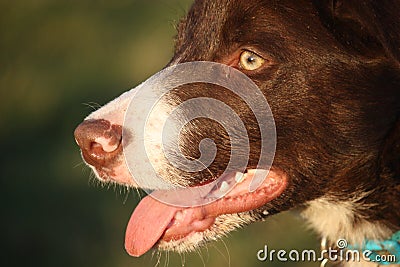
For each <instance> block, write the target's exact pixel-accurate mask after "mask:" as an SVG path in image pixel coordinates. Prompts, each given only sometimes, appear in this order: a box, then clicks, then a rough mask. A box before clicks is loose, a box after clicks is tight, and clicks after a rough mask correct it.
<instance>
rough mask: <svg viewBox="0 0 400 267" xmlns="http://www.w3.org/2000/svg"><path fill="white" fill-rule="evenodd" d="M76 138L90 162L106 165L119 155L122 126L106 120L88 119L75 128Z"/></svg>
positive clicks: (84, 155)
mask: <svg viewBox="0 0 400 267" xmlns="http://www.w3.org/2000/svg"><path fill="white" fill-rule="evenodd" d="M74 134H75V140H76V142H77V144H78V145H79V146H80V148H81V150H82V154H83V157H84V158H85V160H86V161H88V163H89V164H93V165H99V164H101V165H105V164H106V161H110V160H112V159H114V158H115V157H117V156H118V154H119V151H120V147H121V140H122V127H121V126H120V125H113V124H111V123H110V122H109V121H106V120H87V121H84V122H82V123H81V124H80V125H79V126H78V127H77V128H76V129H75V133H74Z"/></svg>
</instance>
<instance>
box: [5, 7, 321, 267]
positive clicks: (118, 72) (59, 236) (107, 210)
mask: <svg viewBox="0 0 400 267" xmlns="http://www.w3.org/2000/svg"><path fill="white" fill-rule="evenodd" d="M191 2H192V1H189V0H159V1H156V0H153V1H146V0H117V1H105V0H102V1H55V0H37V1H4V0H1V1H0V100H1V104H0V129H1V131H0V138H1V139H0V140H1V143H0V151H1V161H0V162H1V163H0V164H1V168H0V173H1V188H2V193H1V195H0V199H1V203H2V204H1V206H2V210H3V212H2V221H3V227H2V236H3V237H2V242H1V251H2V256H1V257H0V264H1V266H60V267H61V266H96V267H103V266H104V267H105V266H107V267H108V266H215V267H217V266H218V267H220V266H318V264H317V263H312V264H311V263H302V264H301V263H293V262H291V263H278V262H272V263H271V262H270V263H268V262H259V261H258V260H257V258H256V253H257V251H258V250H260V249H262V248H263V247H264V245H265V244H268V246H269V247H270V248H273V249H280V248H291V249H292V248H297V249H303V248H317V245H318V244H317V239H316V238H315V237H314V236H313V235H312V233H310V232H308V231H307V230H306V227H305V225H304V224H303V222H302V221H301V220H300V219H299V218H297V217H296V216H294V215H293V214H283V215H279V216H276V217H272V218H270V219H269V220H268V221H267V222H263V223H257V224H253V225H251V226H250V227H248V228H247V229H246V230H241V231H237V232H235V233H233V234H231V236H230V237H228V238H225V239H224V240H223V241H220V242H216V243H213V244H210V245H209V246H208V247H206V248H204V249H201V250H199V251H197V252H194V253H188V254H185V255H177V254H175V253H169V254H166V253H163V254H162V256H161V258H158V257H157V255H156V254H155V255H153V256H152V254H151V253H147V254H146V255H145V256H143V257H141V258H139V259H135V258H131V257H129V256H128V255H127V254H126V253H125V251H124V248H123V241H124V232H125V227H126V224H127V221H128V219H129V217H130V215H131V212H132V210H133V208H134V206H135V204H136V203H137V197H136V194H135V193H129V194H128V193H126V192H125V191H124V190H122V189H119V188H118V187H117V188H114V187H111V188H107V187H101V186H99V185H98V183H96V182H95V180H94V179H93V177H92V178H90V177H91V173H90V171H89V169H88V168H87V167H85V166H84V165H83V163H82V160H81V158H80V154H79V149H78V147H77V146H76V145H75V141H74V138H73V130H74V128H75V126H77V125H78V124H79V123H80V122H81V121H82V120H83V119H84V117H85V116H86V115H88V114H89V113H90V112H91V111H92V110H93V107H98V105H103V104H105V103H106V102H107V101H109V100H111V99H113V98H114V97H116V96H118V95H119V94H121V93H122V92H123V91H125V90H127V89H129V88H132V87H134V86H135V85H137V84H138V83H139V82H140V81H142V80H144V79H146V78H148V77H149V76H150V75H151V74H152V73H154V72H156V71H157V70H159V69H160V68H162V67H163V66H164V65H165V64H166V63H167V62H168V60H169V58H170V57H171V55H172V51H173V41H172V40H173V36H174V34H175V29H174V25H175V24H176V22H177V21H178V20H179V18H180V17H181V16H182V15H183V14H184V13H185V11H186V10H187V9H188V7H189V6H190V3H191Z"/></svg>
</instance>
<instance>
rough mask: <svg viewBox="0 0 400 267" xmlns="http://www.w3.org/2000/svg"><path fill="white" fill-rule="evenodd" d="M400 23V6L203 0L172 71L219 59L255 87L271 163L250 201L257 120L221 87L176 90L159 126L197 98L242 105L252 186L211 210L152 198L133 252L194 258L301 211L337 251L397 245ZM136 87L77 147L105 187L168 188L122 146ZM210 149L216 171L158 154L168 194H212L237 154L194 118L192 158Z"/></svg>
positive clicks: (221, 133) (184, 24)
mask: <svg viewBox="0 0 400 267" xmlns="http://www.w3.org/2000/svg"><path fill="white" fill-rule="evenodd" d="M399 14H400V1H396V0H387V1H374V0H360V1H355V0H347V1H344V0H299V1H285V0H282V1H280V0H277V1H275V0H274V1H273V0H246V1H243V0H207V1H206V0H196V1H195V2H194V4H193V5H192V7H191V8H190V10H189V12H188V14H187V16H186V17H185V18H184V19H182V21H181V22H180V23H179V25H178V27H177V28H178V34H177V37H176V42H175V53H174V56H173V58H172V59H171V61H170V63H169V64H168V66H167V67H173V66H176V65H178V64H182V63H188V62H195V61H196V62H199V61H201V62H205V61H207V62H216V63H219V64H223V65H226V66H229V67H230V68H233V69H235V70H237V71H238V72H241V73H243V74H245V75H246V76H247V77H248V78H250V79H251V80H252V81H253V82H254V83H255V84H256V85H257V86H258V88H259V89H260V90H261V92H262V94H263V95H264V97H265V98H266V99H267V100H268V104H269V106H270V109H271V112H272V114H273V118H274V124H275V127H276V148H275V155H274V158H273V163H272V166H269V167H267V168H266V169H267V170H268V172H265V177H264V178H265V179H264V181H263V182H262V184H260V187H259V188H258V189H257V190H256V191H253V192H250V191H246V189H247V188H248V186H249V184H250V180H251V179H252V177H254V173H255V172H257V169H258V168H259V167H258V166H257V162H258V160H259V155H260V153H261V139H262V138H261V131H260V127H259V126H258V125H259V122H258V121H257V119H256V118H255V116H254V114H253V113H252V110H251V109H250V108H248V106H246V104H245V103H244V102H243V101H241V99H239V97H238V96H237V95H235V94H233V93H232V92H229V90H226V89H225V88H221V86H218V85H215V84H205V83H191V84H185V85H182V86H180V87H178V88H175V89H174V90H171V91H169V92H168V93H167V94H165V95H164V96H163V98H162V99H161V100H160V101H161V102H162V104H163V105H162V107H161V108H160V109H158V110H157V114H158V115H159V116H160V117H163V116H167V115H169V114H170V113H169V112H170V111H171V109H172V108H173V107H176V106H177V105H179V104H181V103H184V102H185V101H188V100H190V99H194V98H199V97H209V98H213V99H217V100H219V101H222V102H224V103H225V104H227V105H229V106H230V107H232V110H234V111H235V112H236V113H237V114H238V116H239V117H240V119H241V121H243V124H244V125H245V127H246V130H247V131H248V132H249V136H248V140H249V155H250V156H249V160H248V163H247V166H246V168H245V170H244V171H242V172H238V173H242V175H243V177H242V179H240V180H242V181H239V182H240V183H238V185H236V187H235V188H234V189H233V190H232V191H230V192H229V193H228V194H227V195H225V196H223V197H222V198H220V199H218V200H216V201H215V202H213V203H207V204H204V205H201V206H196V207H172V206H169V205H167V204H165V203H162V202H160V201H157V200H155V199H154V198H152V197H149V196H148V197H146V198H144V199H143V200H142V201H141V203H139V205H138V207H137V208H136V210H135V212H134V214H133V215H132V218H131V220H130V222H129V224H128V229H127V233H126V241H125V246H126V249H127V251H128V253H129V254H131V255H132V256H140V255H142V254H144V253H145V252H146V251H148V250H149V249H151V248H153V247H157V248H159V249H161V250H173V251H177V252H185V251H190V250H193V249H195V248H196V247H198V246H200V245H202V244H204V243H205V242H207V241H212V240H215V239H217V238H220V237H222V236H224V235H225V234H226V233H228V232H229V231H232V230H234V229H236V228H238V227H241V226H244V225H247V224H250V223H252V222H255V221H259V220H263V219H265V218H267V217H269V216H271V215H273V214H276V213H279V212H282V211H286V210H290V209H293V208H296V209H297V210H299V211H300V213H301V215H302V216H303V217H304V218H305V220H307V221H308V222H309V224H310V225H311V226H312V227H313V228H314V229H315V231H316V232H317V233H318V234H319V235H320V236H321V237H324V238H325V240H327V242H328V244H335V242H336V240H338V239H339V238H344V239H346V240H347V242H348V243H349V244H354V246H356V244H365V242H366V241H373V242H383V241H387V240H390V238H391V237H392V235H393V236H395V233H397V232H398V231H399V230H400V117H399V115H400V18H399V16H398V15H399ZM135 90H137V89H134V90H132V91H129V92H127V93H125V94H123V95H121V96H120V97H118V98H117V99H115V100H114V101H112V102H110V103H109V104H107V105H105V106H104V107H102V108H100V109H99V110H97V111H95V112H93V113H92V114H90V115H89V116H88V117H87V118H86V119H85V121H84V122H82V123H81V124H80V125H79V126H78V127H77V128H76V130H75V139H76V141H77V143H78V145H79V146H80V148H81V153H82V156H83V159H84V161H85V162H86V163H87V164H88V165H89V166H90V167H91V168H92V169H93V171H94V172H95V174H96V176H97V177H98V178H99V179H100V180H102V181H105V182H114V183H118V184H121V185H125V186H128V187H138V186H140V187H145V188H148V189H153V190H154V189H160V188H157V187H156V186H155V185H152V184H151V183H149V184H146V179H145V177H135V175H136V174H135V170H133V171H132V172H131V171H130V168H128V166H127V163H126V161H125V158H124V146H123V143H124V142H125V143H126V144H129V143H130V142H132V140H133V139H135V133H133V134H128V133H129V131H128V130H126V129H125V128H124V127H125V126H124V117H125V116H126V113H127V110H128V109H129V108H130V106H129V104H130V102H131V100H132V98H133V97H134V95H135V93H134V91H135ZM243 90H246V89H245V88H244V89H243ZM153 124H155V126H154V125H153V126H152V128H151V131H153V132H155V133H157V132H160V131H162V129H161V128H160V127H157V119H154V121H153ZM125 133H127V134H125ZM205 138H209V139H212V140H214V142H215V146H216V151H217V152H218V153H217V155H216V156H215V159H214V161H213V162H212V163H211V164H210V165H209V166H208V168H206V169H203V170H201V171H198V172H187V171H184V170H179V169H177V168H174V166H171V164H170V163H169V162H168V160H167V159H166V158H165V157H157V155H153V156H152V157H151V158H150V160H152V161H153V162H155V163H154V165H155V169H156V171H157V172H159V173H162V174H163V176H162V177H164V179H165V180H166V181H167V183H170V184H172V185H174V186H176V187H179V188H196V187H197V186H202V185H205V184H207V183H210V182H212V181H215V179H218V177H220V176H221V175H222V173H223V171H224V169H226V167H227V164H228V162H229V158H230V153H231V150H230V141H229V140H228V139H229V138H228V137H227V134H226V131H225V130H224V127H222V126H221V125H219V124H218V123H216V122H215V121H213V120H208V119H207V118H196V119H195V120H194V121H193V122H191V123H188V124H186V125H185V127H184V130H183V131H182V132H181V135H180V139H179V146H180V149H181V152H182V154H183V155H185V157H186V158H188V159H189V158H190V159H198V158H199V157H200V156H201V153H200V152H199V144H200V142H201V140H203V139H205ZM155 154H157V153H155ZM128 160H129V159H128ZM136 168H138V169H140V168H141V166H140V165H137V166H136ZM133 178H139V179H142V180H144V185H143V184H140V185H139V183H138V182H137V180H136V179H133ZM395 242H396V240H395ZM397 244H398V243H397ZM363 249H365V248H363V247H361V248H360V250H363ZM383 250H384V249H383ZM378 253H381V251H378ZM342 264H343V266H369V265H368V263H366V262H364V263H356V262H343V263H342ZM357 264H358V265H357ZM371 266H375V265H371Z"/></svg>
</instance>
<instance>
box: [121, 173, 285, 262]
mask: <svg viewBox="0 0 400 267" xmlns="http://www.w3.org/2000/svg"><path fill="white" fill-rule="evenodd" d="M256 171H259V170H255V169H251V170H248V171H247V172H246V173H244V174H242V173H232V174H230V175H229V177H228V179H226V180H224V181H223V182H222V183H221V184H220V186H219V188H218V189H215V190H216V191H220V192H221V193H225V195H224V196H223V197H221V198H219V199H218V200H216V201H214V202H211V203H209V204H205V205H202V206H195V207H176V206H172V205H168V204H165V203H162V202H160V201H158V200H156V199H154V198H153V197H152V196H151V195H150V196H147V197H145V198H144V199H143V200H142V201H141V202H140V203H139V205H138V206H137V207H136V209H135V211H134V212H133V214H132V216H131V218H130V220H129V223H128V226H127V229H126V235H125V249H126V250H127V252H128V253H129V254H130V255H131V256H135V257H138V256H141V255H143V254H144V253H146V252H147V251H148V250H150V249H151V248H153V247H155V246H157V244H159V243H160V242H170V241H177V240H183V239H185V238H189V237H190V236H191V235H193V234H195V233H198V232H203V231H206V230H207V229H210V228H211V227H212V226H213V224H214V222H215V220H216V219H217V217H218V216H221V215H225V214H236V213H241V212H246V211H250V210H253V209H257V208H260V207H262V206H263V205H265V204H266V203H268V202H270V201H271V200H273V199H275V198H277V197H278V196H279V195H281V194H282V192H283V191H284V190H285V188H286V187H287V176H286V174H285V173H283V172H282V171H280V170H273V169H271V170H270V171H269V172H268V171H265V170H264V171H265V174H266V177H265V179H264V181H263V183H262V184H261V185H260V186H259V187H258V188H257V189H256V190H255V191H252V192H250V191H251V190H249V188H250V185H251V181H252V179H253V177H254V175H255V172H256ZM232 182H233V183H235V185H234V186H233V187H232V188H231V189H230V190H229V189H227V188H228V183H232ZM188 189H190V188H188ZM227 190H229V191H227ZM213 193H217V192H213Z"/></svg>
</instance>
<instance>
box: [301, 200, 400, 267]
mask: <svg viewBox="0 0 400 267" xmlns="http://www.w3.org/2000/svg"><path fill="white" fill-rule="evenodd" d="M357 200H359V199H353V200H350V201H345V202H343V201H337V200H336V201H335V200H333V199H330V198H327V197H323V198H319V199H316V200H312V201H310V202H308V203H307V207H306V208H305V209H304V210H303V211H302V212H301V215H302V216H303V217H304V218H305V219H306V220H307V221H308V222H309V223H310V225H311V227H312V228H313V229H314V230H316V231H317V233H318V234H319V235H320V236H321V237H323V238H324V239H326V240H327V244H336V242H337V241H338V240H339V239H345V240H346V241H347V242H348V244H352V245H353V244H354V246H358V247H360V246H362V244H363V243H364V242H365V241H366V240H386V239H388V238H390V237H391V236H392V234H393V233H394V232H395V231H396V230H395V229H390V228H389V227H388V226H386V225H385V224H383V223H381V222H372V221H369V220H368V219H366V218H363V217H362V216H359V214H357V210H358V209H359V208H360V207H358V205H360V204H358V203H359V202H358V201H357ZM362 208H364V209H365V206H363V207H362ZM369 208H370V209H373V207H369ZM343 264H344V265H343V266H346V267H357V266H377V265H376V263H375V264H372V263H367V262H347V263H343ZM390 266H392V265H390ZM396 266H398V265H396Z"/></svg>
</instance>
